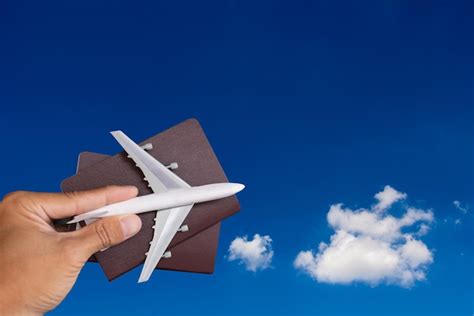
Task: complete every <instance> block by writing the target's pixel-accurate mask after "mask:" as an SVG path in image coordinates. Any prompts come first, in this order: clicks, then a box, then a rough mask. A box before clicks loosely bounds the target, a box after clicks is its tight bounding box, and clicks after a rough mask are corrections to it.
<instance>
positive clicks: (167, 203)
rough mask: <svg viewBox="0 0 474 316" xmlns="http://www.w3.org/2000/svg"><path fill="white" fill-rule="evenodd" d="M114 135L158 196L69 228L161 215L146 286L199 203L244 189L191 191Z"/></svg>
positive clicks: (227, 186)
mask: <svg viewBox="0 0 474 316" xmlns="http://www.w3.org/2000/svg"><path fill="white" fill-rule="evenodd" d="M112 135H113V136H114V137H115V139H116V140H117V141H118V142H119V143H120V145H121V146H122V147H123V149H125V151H126V152H127V153H128V157H129V158H131V159H133V160H134V161H135V163H136V165H137V167H139V168H140V169H141V170H142V172H143V174H144V175H145V180H147V181H148V183H149V186H150V187H151V189H152V190H153V192H154V193H152V194H148V195H144V196H139V197H136V198H133V199H130V200H127V201H123V202H118V203H114V204H110V205H107V206H104V207H101V208H99V209H96V210H94V211H91V212H87V213H84V214H81V215H78V216H75V217H74V218H73V219H72V220H71V221H69V222H68V224H72V223H77V222H79V221H82V220H85V221H86V222H90V221H91V220H93V219H97V218H101V217H106V216H114V215H121V214H132V213H133V214H138V213H143V212H150V211H157V212H156V217H155V225H154V226H153V228H154V234H153V239H152V241H151V243H150V249H149V251H148V252H147V253H146V259H145V264H144V266H143V269H142V272H141V274H140V278H139V279H138V283H141V282H146V281H148V279H149V278H150V276H151V274H152V272H153V270H154V269H155V267H156V265H157V264H158V262H159V261H160V259H161V258H162V257H165V258H166V257H170V254H169V252H167V253H165V250H166V248H168V246H169V244H170V242H171V240H172V239H173V237H174V235H175V234H176V232H178V231H187V230H188V227H187V226H186V225H184V226H181V225H182V223H183V221H184V219H185V218H186V216H187V215H188V213H189V211H190V210H191V208H192V207H193V205H194V204H195V203H201V202H206V201H212V200H217V199H222V198H225V197H228V196H231V195H234V194H236V193H237V192H240V191H241V190H243V189H244V187H245V186H244V185H243V184H238V183H215V184H208V185H203V186H196V187H191V186H190V185H189V184H187V183H186V182H185V181H183V179H181V178H180V177H178V176H177V175H176V174H174V173H173V172H172V171H170V170H169V169H168V167H165V166H164V165H163V164H161V163H160V162H159V161H158V160H156V159H155V158H153V157H152V156H151V155H150V154H148V153H147V152H146V151H145V150H144V149H143V148H142V147H140V146H139V145H137V144H136V143H134V142H133V141H132V140H131V139H130V138H128V137H127V135H125V134H124V133H123V132H122V131H115V132H112Z"/></svg>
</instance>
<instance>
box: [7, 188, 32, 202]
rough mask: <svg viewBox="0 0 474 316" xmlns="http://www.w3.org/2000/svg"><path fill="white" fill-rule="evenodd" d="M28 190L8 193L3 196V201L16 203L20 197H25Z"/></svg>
mask: <svg viewBox="0 0 474 316" xmlns="http://www.w3.org/2000/svg"><path fill="white" fill-rule="evenodd" d="M27 193H28V192H26V191H14V192H10V193H8V194H6V195H5V196H4V197H3V201H2V203H14V202H17V201H18V199H20V198H22V197H24V196H25V195H26V194H27Z"/></svg>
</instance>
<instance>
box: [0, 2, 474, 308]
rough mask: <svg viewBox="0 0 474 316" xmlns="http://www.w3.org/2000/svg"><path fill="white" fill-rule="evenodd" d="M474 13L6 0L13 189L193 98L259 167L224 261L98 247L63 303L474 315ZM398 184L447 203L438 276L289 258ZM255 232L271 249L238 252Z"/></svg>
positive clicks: (43, 187)
mask: <svg viewBox="0 0 474 316" xmlns="http://www.w3.org/2000/svg"><path fill="white" fill-rule="evenodd" d="M473 18H474V6H473V4H472V2H470V1H459V2H457V3H456V4H454V3H451V2H442V1H431V2H429V3H427V2H423V3H421V2H420V3H413V1H402V2H395V1H371V2H366V3H364V4H361V3H359V2H356V1H355V2H344V3H343V2H334V1H321V2H310V1H304V2H294V1H293V2H284V1H260V2H258V3H255V1H252V2H242V1H209V2H206V3H202V2H195V1H190V2H183V1H165V2H161V3H156V2H149V3H140V4H138V3H136V2H125V1H115V2H113V4H112V3H105V2H103V1H81V2H67V3H63V2H59V1H58V2H49V3H40V2H34V1H23V2H18V1H2V3H1V4H0V38H1V42H0V43H1V44H0V45H1V49H0V108H1V113H0V132H1V135H2V138H1V139H2V148H3V149H2V159H1V162H2V163H1V165H0V176H1V178H2V181H0V193H1V194H4V193H7V192H9V191H12V190H18V189H27V190H39V191H57V190H59V183H60V181H61V180H62V179H63V178H65V177H68V176H69V175H71V174H72V173H74V169H75V161H76V158H77V154H78V153H79V152H81V151H84V150H91V151H97V152H103V153H109V154H113V153H116V152H118V151H119V150H120V148H119V146H118V145H117V144H116V143H115V141H114V140H113V139H112V137H111V136H110V135H109V134H108V131H110V130H114V129H123V130H124V131H126V132H127V133H128V134H129V136H130V137H132V138H133V139H136V140H141V139H144V138H146V137H148V136H150V135H153V134H155V133H157V132H159V131H161V130H163V129H166V128H168V127H170V126H172V125H174V124H176V123H178V122H180V121H182V120H184V119H186V118H189V117H196V118H197V119H199V120H200V122H201V124H202V125H203V127H204V129H205V131H206V133H207V134H208V137H209V139H210V141H211V143H212V145H213V147H214V149H215V151H216V153H217V155H218V157H219V159H220V161H221V163H222V165H223V166H224V168H225V170H226V173H227V175H228V176H229V178H230V179H231V180H233V181H239V182H243V183H245V184H246V185H247V188H246V190H245V191H244V192H242V194H240V195H239V199H240V201H241V206H242V211H241V212H240V213H239V214H237V215H236V216H234V217H232V218H230V219H228V220H226V221H225V222H224V224H223V227H222V234H221V241H220V244H219V255H218V258H217V262H216V272H215V273H214V274H213V275H194V274H188V273H175V272H166V271H161V272H160V273H157V274H156V275H154V276H153V280H152V281H151V282H148V283H147V284H144V285H137V284H136V279H137V278H138V274H139V269H136V270H134V271H132V272H130V273H129V274H127V275H125V276H124V277H122V278H120V279H118V280H117V281H114V282H112V283H109V282H107V280H106V278H105V276H104V275H103V273H102V272H101V271H100V269H99V268H98V266H97V265H93V264H90V265H87V267H86V268H85V269H84V270H83V272H82V273H81V276H80V278H79V281H78V282H77V285H76V287H75V288H74V289H73V290H72V292H71V293H70V295H69V296H68V297H67V299H66V300H65V301H64V302H63V304H62V305H61V306H60V307H59V308H58V309H57V310H56V311H54V312H53V313H52V315H63V314H68V315H69V314H77V315H80V314H105V313H112V312H113V313H114V314H116V315H120V314H130V313H137V314H145V315H152V314H158V313H159V314H163V315H168V314H176V315H184V314H186V315H200V314H202V315H222V314H228V315H253V314H254V315H262V314H270V315H315V314H318V315H381V314H385V315H400V314H403V315H472V313H473V308H474V307H473V296H474V293H473V282H474V280H473V274H472V264H473V249H474V247H473V241H472V236H473V215H472V214H473V210H472V209H473V208H474V200H473V194H472V193H473V190H472V189H473V135H474V133H473V132H474V130H473V124H472V120H473V114H474V109H473V101H474V97H473V73H474V65H473V60H472V56H473V55H474V39H473V36H472V29H474V22H473V21H474V19H473ZM385 185H390V186H392V187H393V188H395V189H397V190H398V191H400V192H404V193H406V194H407V198H406V199H405V200H404V203H405V204H406V205H410V206H414V207H417V208H421V209H423V210H429V209H431V210H432V212H433V214H434V221H433V222H432V223H430V227H431V231H430V232H429V233H428V234H427V235H425V236H422V237H420V239H421V240H422V241H423V242H424V243H425V244H426V245H427V247H428V248H429V249H430V251H431V252H432V254H433V262H432V263H431V264H429V265H428V267H427V269H426V279H425V280H423V281H419V282H416V283H415V284H414V285H413V286H412V287H410V288H408V289H407V288H404V287H400V286H397V285H393V284H392V285H387V284H385V283H382V284H379V285H378V286H370V285H367V284H364V283H350V284H348V285H341V284H330V283H325V282H319V281H317V280H314V279H312V278H310V277H309V276H308V275H306V274H305V273H302V272H301V271H298V270H296V269H295V268H294V267H293V261H294V259H295V258H296V256H297V254H298V253H299V252H300V251H302V250H309V249H313V250H315V251H317V247H318V244H319V243H320V242H321V241H324V242H326V243H328V242H329V238H330V236H331V235H333V233H334V230H333V229H332V228H331V227H330V226H329V225H328V222H327V220H326V214H327V213H328V211H329V207H330V205H333V204H336V203H344V205H346V206H347V207H350V208H351V209H357V208H362V207H363V208H370V207H371V205H373V204H375V202H376V201H375V200H374V194H376V193H377V192H380V191H382V190H383V188H384V186H385ZM454 200H459V201H460V202H461V203H462V205H468V206H470V207H471V209H470V211H468V213H467V214H462V212H460V211H459V210H457V209H456V208H455V207H454V205H453V201H454ZM399 207H400V206H399ZM394 211H395V212H397V209H394ZM398 212H399V214H396V215H401V214H402V213H403V210H400V209H398ZM456 219H461V223H460V224H455V223H454V222H455V220H456ZM255 233H259V234H261V235H269V236H271V239H272V246H273V251H274V256H273V258H272V263H271V268H269V269H266V270H263V271H258V272H256V273H253V272H248V271H246V270H245V269H244V266H242V265H239V264H237V263H236V262H229V261H228V260H227V259H226V255H227V249H228V247H229V245H230V243H231V241H232V240H233V239H234V238H235V237H237V236H244V235H248V236H249V237H250V238H251V237H252V236H253V234H255Z"/></svg>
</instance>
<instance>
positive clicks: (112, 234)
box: [75, 214, 142, 259]
mask: <svg viewBox="0 0 474 316" xmlns="http://www.w3.org/2000/svg"><path fill="white" fill-rule="evenodd" d="M141 227H142V221H141V219H140V217H138V216H137V215H135V214H130V215H124V216H111V217H105V218H102V219H100V220H98V221H95V222H93V223H91V224H89V225H87V226H85V227H83V228H81V229H79V230H78V231H76V232H75V233H76V234H77V235H76V237H77V238H75V239H76V241H77V242H79V245H78V246H77V247H76V251H78V252H80V254H81V257H83V258H86V259H87V258H89V257H90V256H91V255H93V254H94V253H96V252H97V251H99V250H101V249H104V248H108V247H111V246H115V245H117V244H119V243H121V242H122V241H125V240H127V239H128V238H130V237H132V236H134V235H135V234H136V233H138V232H139V231H140V229H141Z"/></svg>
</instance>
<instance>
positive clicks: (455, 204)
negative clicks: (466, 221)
mask: <svg viewBox="0 0 474 316" xmlns="http://www.w3.org/2000/svg"><path fill="white" fill-rule="evenodd" d="M453 205H454V207H455V208H457V209H458V210H460V211H461V212H462V213H463V214H466V213H467V211H468V210H469V208H468V207H467V206H462V205H461V202H459V201H458V200H454V201H453Z"/></svg>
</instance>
